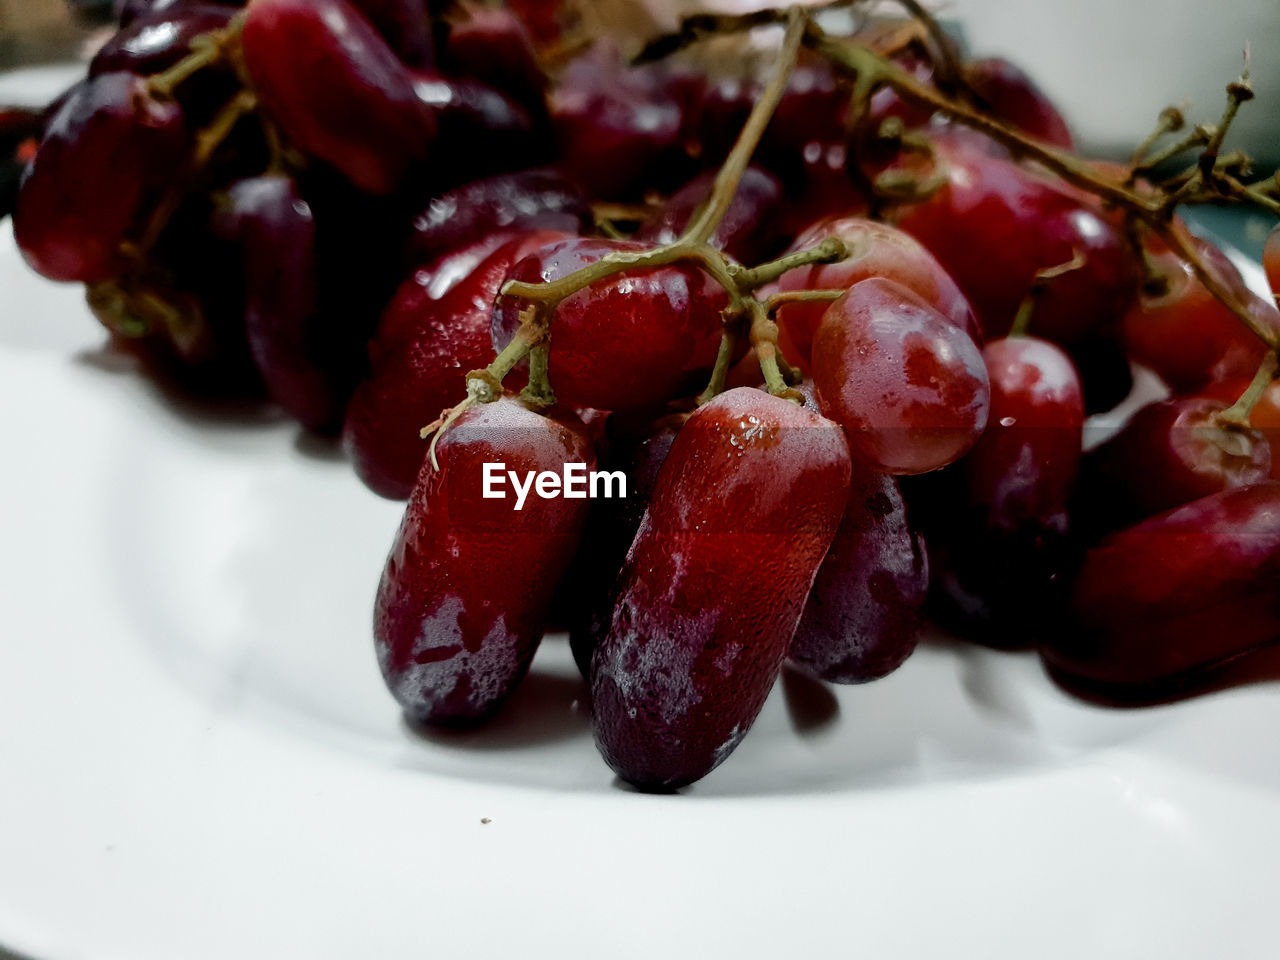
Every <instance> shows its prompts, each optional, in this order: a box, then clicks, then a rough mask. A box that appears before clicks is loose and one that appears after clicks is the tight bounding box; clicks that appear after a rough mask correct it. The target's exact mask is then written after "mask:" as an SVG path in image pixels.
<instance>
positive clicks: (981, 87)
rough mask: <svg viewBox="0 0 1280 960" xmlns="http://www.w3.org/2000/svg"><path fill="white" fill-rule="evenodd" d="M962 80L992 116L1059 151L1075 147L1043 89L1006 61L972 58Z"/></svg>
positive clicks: (1064, 123) (1069, 132) (1056, 110)
mask: <svg viewBox="0 0 1280 960" xmlns="http://www.w3.org/2000/svg"><path fill="white" fill-rule="evenodd" d="M964 76H965V80H967V81H968V83H969V87H970V89H972V90H973V91H974V92H975V93H976V94H978V96H979V97H981V98H982V100H983V101H984V103H983V105H984V106H985V107H987V109H988V110H990V111H991V113H993V114H994V115H995V116H997V117H999V118H1000V119H1001V120H1003V121H1005V122H1006V123H1009V124H1012V125H1013V126H1015V127H1018V128H1019V129H1021V130H1022V131H1023V132H1024V133H1029V134H1031V136H1033V137H1037V138H1039V139H1040V140H1043V141H1044V142H1045V143H1047V144H1049V145H1050V146H1054V147H1058V148H1060V149H1062V150H1075V141H1074V140H1073V139H1072V137H1071V130H1070V128H1068V126H1067V121H1066V120H1064V119H1063V118H1062V114H1060V113H1059V112H1058V108H1057V107H1055V106H1054V105H1053V103H1052V102H1051V101H1050V100H1049V98H1048V97H1047V96H1045V95H1044V92H1043V91H1042V90H1040V88H1039V87H1037V86H1036V85H1035V83H1034V82H1032V80H1031V78H1030V77H1028V76H1027V75H1026V74H1025V73H1024V72H1023V71H1022V70H1021V69H1019V68H1018V67H1016V66H1014V65H1013V64H1012V63H1010V62H1009V61H1008V60H1002V59H1000V58H999V57H992V58H990V59H987V60H973V61H971V62H969V63H967V64H965V67H964Z"/></svg>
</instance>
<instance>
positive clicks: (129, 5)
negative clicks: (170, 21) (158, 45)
mask: <svg viewBox="0 0 1280 960" xmlns="http://www.w3.org/2000/svg"><path fill="white" fill-rule="evenodd" d="M244 5H245V0H115V15H116V20H117V21H118V22H119V24H120V26H121V27H128V26H130V25H131V24H132V23H133V22H134V21H135V20H137V19H138V18H139V17H144V16H147V15H151V14H159V13H176V12H177V11H179V10H183V9H186V8H190V7H202V6H220V7H227V8H230V9H232V10H235V9H237V8H240V7H243V6H244Z"/></svg>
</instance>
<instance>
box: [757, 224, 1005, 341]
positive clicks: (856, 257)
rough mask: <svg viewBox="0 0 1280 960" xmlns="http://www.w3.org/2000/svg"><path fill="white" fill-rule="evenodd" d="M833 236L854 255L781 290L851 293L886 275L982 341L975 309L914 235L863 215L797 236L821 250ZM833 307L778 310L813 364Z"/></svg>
mask: <svg viewBox="0 0 1280 960" xmlns="http://www.w3.org/2000/svg"><path fill="white" fill-rule="evenodd" d="M827 237H839V238H840V239H841V240H843V241H844V243H845V246H846V247H847V248H848V250H849V257H848V258H847V259H844V260H841V261H839V262H838V263H830V264H815V265H813V266H808V267H801V268H800V269H798V270H792V271H791V272H789V273H786V274H783V276H782V278H781V279H780V280H779V281H778V283H777V289H778V290H782V291H792V290H847V289H848V288H849V287H852V286H853V285H854V284H855V283H857V282H858V281H860V280H866V279H867V278H869V277H883V278H884V279H886V280H892V281H894V282H895V283H897V284H899V285H901V286H903V287H906V288H907V289H908V290H910V291H911V292H912V293H915V294H917V295H918V296H919V297H920V298H921V299H923V300H924V301H925V302H926V303H928V304H929V305H930V306H932V307H933V308H934V309H935V310H937V311H938V312H939V313H941V314H942V315H943V316H945V317H947V319H949V320H951V322H952V323H954V324H955V325H956V326H957V327H959V328H960V329H962V330H964V331H965V332H966V333H968V334H969V335H970V336H971V337H973V338H974V340H975V341H978V342H980V339H981V334H980V333H979V331H978V322H977V319H976V318H975V317H974V314H973V307H971V306H969V301H968V300H967V299H965V296H964V294H963V293H961V292H960V288H959V287H957V286H956V283H955V281H954V280H952V279H951V277H950V276H949V275H948V274H947V272H946V271H945V270H944V269H942V265H941V264H939V263H938V261H937V260H936V259H934V257H933V254H931V253H930V252H929V251H928V250H926V249H925V248H924V246H922V245H921V243H920V241H918V240H916V239H915V238H914V237H913V236H911V235H910V234H908V233H904V232H903V231H901V230H899V229H898V228H897V227H892V226H889V225H888V224H887V223H878V222H876V221H874V220H864V219H862V218H861V217H837V218H835V219H828V220H820V221H818V222H817V223H815V224H813V225H812V226H810V227H809V228H808V229H806V230H805V231H804V232H803V233H802V234H800V236H798V237H796V240H795V242H794V243H793V244H792V245H791V249H792V250H793V251H794V250H807V249H809V248H811V247H816V246H817V245H818V244H820V243H821V242H822V241H823V240H825V239H826V238H827ZM827 306H828V304H824V303H790V304H786V305H784V306H783V307H781V308H780V309H779V310H778V323H779V324H781V325H782V326H783V327H785V328H786V330H787V334H788V335H789V336H790V338H791V341H792V343H794V344H795V345H796V347H798V348H799V349H800V350H801V351H802V356H803V357H804V358H805V359H806V360H807V359H808V357H809V355H810V353H811V351H812V349H813V337H814V334H816V333H817V332H818V324H820V323H821V322H822V315H823V314H824V313H826V311H827Z"/></svg>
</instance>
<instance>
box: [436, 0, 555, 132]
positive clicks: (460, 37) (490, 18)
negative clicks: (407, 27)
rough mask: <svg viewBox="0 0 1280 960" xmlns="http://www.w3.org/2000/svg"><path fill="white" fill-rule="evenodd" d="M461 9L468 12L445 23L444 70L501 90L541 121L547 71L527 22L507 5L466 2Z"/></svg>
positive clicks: (545, 113)
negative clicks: (497, 5) (495, 5)
mask: <svg viewBox="0 0 1280 960" xmlns="http://www.w3.org/2000/svg"><path fill="white" fill-rule="evenodd" d="M465 10H466V13H467V17H466V18H465V19H462V20H457V21H456V22H453V23H451V24H450V26H449V39H448V41H447V42H446V43H445V45H444V51H443V55H442V57H441V60H442V66H443V68H444V69H445V71H446V72H447V73H449V74H451V75H454V76H460V77H470V78H472V79H475V80H479V81H481V82H483V83H485V84H488V85H489V86H491V87H493V88H495V89H497V90H501V91H502V92H503V93H505V94H506V95H507V96H509V97H511V98H512V99H513V100H515V101H516V102H518V103H520V104H522V105H523V106H524V107H525V109H526V110H528V111H529V115H530V116H531V117H532V118H533V119H534V121H535V122H536V123H539V124H541V123H542V122H544V121H545V119H546V116H547V103H546V89H547V76H546V74H545V73H544V72H543V70H542V67H541V65H540V64H539V62H538V55H537V53H536V51H535V50H534V47H533V38H532V37H531V36H530V34H529V30H528V28H527V27H526V26H525V24H524V23H523V22H522V21H521V20H520V18H519V17H518V16H516V15H514V14H513V13H511V12H510V11H509V10H501V9H497V8H495V7H491V6H490V7H487V6H482V5H480V4H468V5H467V6H466V7H465Z"/></svg>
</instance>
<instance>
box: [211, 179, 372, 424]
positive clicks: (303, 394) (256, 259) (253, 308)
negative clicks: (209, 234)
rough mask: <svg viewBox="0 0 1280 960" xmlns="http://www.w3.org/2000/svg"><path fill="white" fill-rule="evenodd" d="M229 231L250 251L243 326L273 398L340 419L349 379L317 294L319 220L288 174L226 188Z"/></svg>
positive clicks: (299, 415) (291, 409) (326, 419)
mask: <svg viewBox="0 0 1280 960" xmlns="http://www.w3.org/2000/svg"><path fill="white" fill-rule="evenodd" d="M227 201H228V206H229V209H228V211H227V212H226V213H225V214H224V216H226V217H228V218H229V219H230V220H232V221H233V225H232V226H230V227H229V231H230V232H233V233H234V235H235V236H236V238H237V240H238V241H239V244H240V247H241V249H242V251H243V254H244V271H245V295H246V311H245V330H246V333H247V335H248V341H249V349H250V351H251V353H252V355H253V359H254V363H255V364H256V366H257V368H258V371H259V373H260V374H261V375H262V379H263V382H264V383H265V384H266V386H267V392H268V393H269V394H270V396H271V399H272V400H274V401H275V402H276V403H278V404H279V405H280V406H281V407H283V408H284V409H285V410H286V411H287V412H288V413H289V414H290V416H292V417H293V418H294V419H296V420H297V421H298V422H299V423H301V424H302V425H303V426H304V427H306V428H307V429H309V430H315V431H319V432H324V431H327V430H331V429H333V428H334V427H335V426H337V425H338V423H339V422H340V421H341V417H342V408H343V403H344V401H345V399H346V392H347V391H346V387H345V385H344V384H343V382H342V377H341V376H340V374H339V372H338V365H337V364H336V363H335V358H334V357H333V356H332V353H333V352H334V344H333V343H332V342H331V341H332V338H331V337H328V336H326V334H328V332H329V331H327V330H326V329H325V327H326V325H327V324H329V323H332V322H333V320H334V318H332V317H328V316H326V315H325V314H324V312H323V311H322V310H321V309H320V305H319V304H318V303H317V298H316V285H317V276H316V224H315V218H314V216H313V215H312V212H311V208H310V206H308V204H307V203H306V201H305V200H303V198H302V196H301V194H300V193H299V192H298V188H297V186H296V184H295V183H294V182H293V181H292V180H291V179H290V178H288V177H285V176H279V175H266V176H262V177H254V178H252V179H249V180H242V181H240V182H238V183H236V184H234V185H232V187H231V189H230V190H228V191H227Z"/></svg>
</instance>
